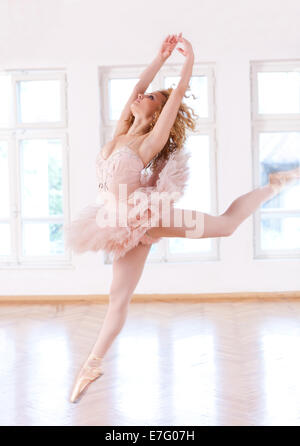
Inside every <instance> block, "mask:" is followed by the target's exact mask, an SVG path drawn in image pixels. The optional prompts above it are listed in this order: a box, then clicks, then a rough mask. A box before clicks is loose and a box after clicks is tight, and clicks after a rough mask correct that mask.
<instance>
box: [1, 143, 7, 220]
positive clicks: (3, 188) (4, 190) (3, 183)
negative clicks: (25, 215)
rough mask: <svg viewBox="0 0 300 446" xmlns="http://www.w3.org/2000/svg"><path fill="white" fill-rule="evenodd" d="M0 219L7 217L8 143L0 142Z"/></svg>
mask: <svg viewBox="0 0 300 446" xmlns="http://www.w3.org/2000/svg"><path fill="white" fill-rule="evenodd" d="M0 191H1V192H0V218H8V217H9V175H8V143H7V141H0Z"/></svg>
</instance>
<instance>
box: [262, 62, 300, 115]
mask: <svg viewBox="0 0 300 446" xmlns="http://www.w3.org/2000/svg"><path fill="white" fill-rule="evenodd" d="M257 82H258V113H272V114H276V113H300V73H299V72H296V71H286V72H272V73H266V72H261V73H257Z"/></svg>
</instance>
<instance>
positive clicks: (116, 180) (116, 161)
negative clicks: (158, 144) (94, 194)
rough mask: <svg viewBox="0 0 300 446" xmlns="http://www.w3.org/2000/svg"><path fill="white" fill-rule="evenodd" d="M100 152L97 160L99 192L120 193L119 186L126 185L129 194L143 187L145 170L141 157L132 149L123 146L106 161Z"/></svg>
mask: <svg viewBox="0 0 300 446" xmlns="http://www.w3.org/2000/svg"><path fill="white" fill-rule="evenodd" d="M101 152H102V151H100V152H99V153H98V155H97V158H96V174H97V179H98V184H99V191H100V192H101V191H104V192H106V191H109V192H113V193H116V194H117V193H118V186H119V184H126V185H127V191H128V194H130V193H132V192H133V191H134V190H136V189H137V188H138V187H140V186H141V172H142V170H143V169H144V168H145V167H144V163H143V161H142V159H141V158H140V156H139V155H138V154H137V153H136V152H135V151H134V150H133V149H131V148H130V147H128V146H122V147H120V148H119V149H117V150H114V151H113V153H111V154H110V156H109V157H108V158H107V159H105V158H103V155H102V153H101Z"/></svg>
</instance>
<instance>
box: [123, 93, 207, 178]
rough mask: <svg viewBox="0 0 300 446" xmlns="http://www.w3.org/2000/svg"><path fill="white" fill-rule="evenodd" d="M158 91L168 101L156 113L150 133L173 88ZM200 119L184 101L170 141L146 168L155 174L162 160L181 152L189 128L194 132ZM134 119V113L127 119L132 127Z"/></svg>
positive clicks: (172, 129) (171, 132) (170, 135)
mask: <svg viewBox="0 0 300 446" xmlns="http://www.w3.org/2000/svg"><path fill="white" fill-rule="evenodd" d="M187 90H190V86H188V89H187ZM156 91H158V92H160V93H161V94H162V95H163V96H164V97H165V99H166V100H165V101H164V103H163V105H162V106H161V108H160V110H159V111H158V112H157V111H156V112H155V113H154V119H153V121H152V122H151V124H150V129H149V131H151V130H152V129H153V127H154V126H155V124H156V122H157V120H158V118H159V115H160V113H161V112H162V110H163V108H164V106H165V105H166V103H167V101H168V99H169V96H170V95H171V93H172V91H173V88H172V87H170V88H166V89H163V90H156ZM192 96H193V99H195V96H194V95H193V94H192ZM184 97H185V98H187V97H189V96H186V93H185V94H184ZM193 116H194V117H193ZM198 117H199V116H198V115H197V114H196V113H195V112H194V110H193V109H192V108H191V107H190V106H188V105H186V104H185V103H184V102H183V101H182V102H181V104H180V106H179V109H178V113H177V116H176V119H175V122H174V124H173V127H172V128H171V131H170V134H169V138H168V141H167V142H166V144H165V145H164V147H163V149H162V150H161V151H160V152H159V153H158V154H157V155H156V156H155V157H154V158H153V159H152V160H151V161H150V162H149V164H148V165H147V166H146V168H148V167H149V168H150V169H151V170H152V172H154V171H155V170H156V167H157V166H158V165H159V163H160V162H161V160H167V159H169V157H170V155H171V153H172V152H175V151H177V150H181V148H182V147H183V144H184V142H185V141H186V138H187V128H189V129H190V130H192V131H194V130H195V128H196V123H197V118H198ZM134 119H135V117H134V115H133V114H132V112H130V116H129V118H128V119H127V122H129V125H130V127H131V126H132V124H133V122H134Z"/></svg>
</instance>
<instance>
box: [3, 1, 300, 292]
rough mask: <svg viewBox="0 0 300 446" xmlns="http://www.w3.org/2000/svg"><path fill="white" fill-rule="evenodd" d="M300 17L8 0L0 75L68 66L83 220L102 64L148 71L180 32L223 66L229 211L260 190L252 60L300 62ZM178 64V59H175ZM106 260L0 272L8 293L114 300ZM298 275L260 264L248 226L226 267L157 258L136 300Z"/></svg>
mask: <svg viewBox="0 0 300 446" xmlns="http://www.w3.org/2000/svg"><path fill="white" fill-rule="evenodd" d="M299 16H300V2H299V1H298V0H284V1H283V0H243V1H240V0H226V1H225V0H205V1H204V0H197V1H184V2H183V1H182V0H165V1H163V2H162V1H160V0H159V1H158V0H152V1H149V2H145V1H140V0H134V1H128V0H127V1H125V2H122V1H121V0H110V1H109V2H108V1H100V0H99V1H97V0H43V1H41V0H1V1H0V56H1V57H0V69H5V68H8V69H13V68H26V69H30V68H66V70H67V73H68V79H69V110H70V112H69V130H70V145H71V150H72V156H71V172H70V175H71V184H70V190H71V212H72V217H74V216H75V215H76V214H77V212H78V211H79V210H80V209H81V208H82V207H83V206H85V205H86V204H87V203H89V202H90V201H91V197H92V199H94V197H95V187H97V185H96V183H95V173H94V169H95V166H94V160H95V156H96V153H97V152H98V150H99V149H100V134H99V122H100V118H99V110H100V107H99V91H98V84H97V67H98V66H99V65H122V64H129V65H130V64H147V63H149V62H150V61H151V60H152V58H153V57H154V56H155V54H156V51H157V50H158V48H159V45H160V42H161V41H162V39H163V38H164V37H165V36H166V35H167V34H171V33H179V32H180V31H182V32H183V36H185V37H186V38H188V39H189V40H190V41H191V42H192V44H193V47H194V51H195V62H207V61H208V62H212V61H215V62H216V64H217V72H216V75H217V125H218V130H217V136H218V142H219V148H218V150H219V155H218V156H219V165H218V177H219V180H218V183H219V204H220V208H219V212H220V213H221V212H223V211H224V210H225V209H226V208H227V206H228V205H229V204H230V202H231V201H232V200H233V199H235V198H236V197H237V196H238V195H241V194H243V193H246V192H248V191H249V190H251V188H252V172H251V166H252V162H251V146H250V135H251V133H250V132H251V127H250V87H249V61H250V60H260V59H268V60H270V59H276V60H277V59H290V58H299V43H300V27H299ZM178 61H183V58H182V56H181V55H180V54H179V53H178V52H176V53H175V54H173V55H172V56H171V58H170V59H169V62H170V63H172V62H174V63H175V62H178ZM233 159H234V160H235V166H233V165H232V160H233ZM102 257H103V255H102V253H99V254H93V253H86V254H83V255H81V256H77V255H76V256H74V265H75V267H76V268H75V269H74V270H55V269H54V270H30V269H28V270H24V271H18V270H11V271H8V270H0V283H1V289H0V294H1V295H8V294H17V295H18V294H26V295H30V294H84V293H87V294H98V293H99V294H102V293H107V292H108V290H109V285H110V280H111V274H112V267H111V265H102ZM299 271H300V259H295V260H253V259H252V218H249V219H248V220H246V221H245V222H244V223H243V224H242V225H241V226H240V227H239V228H238V230H237V231H236V232H235V233H234V234H233V235H232V236H231V237H229V238H223V239H222V240H221V261H219V262H199V263H186V264H184V263H183V264H179V263H173V264H152V263H150V262H148V263H147V264H146V267H145V270H144V273H143V276H142V278H141V280H140V282H139V284H138V286H137V288H136V293H155V292H158V293H173V292H175V293H185V292H187V293H201V292H203V293H204V292H205V293H209V292H230V291H273V290H274V291H281V290H299V289H300V274H299Z"/></svg>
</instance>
